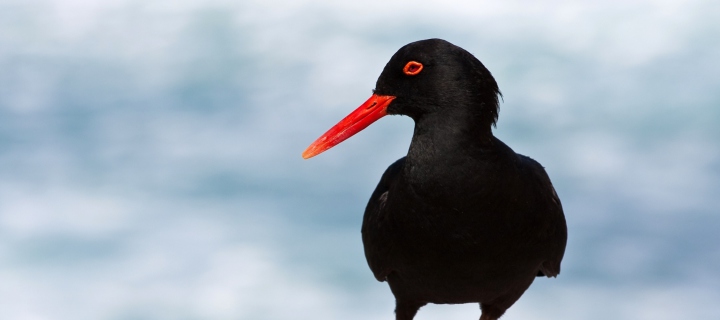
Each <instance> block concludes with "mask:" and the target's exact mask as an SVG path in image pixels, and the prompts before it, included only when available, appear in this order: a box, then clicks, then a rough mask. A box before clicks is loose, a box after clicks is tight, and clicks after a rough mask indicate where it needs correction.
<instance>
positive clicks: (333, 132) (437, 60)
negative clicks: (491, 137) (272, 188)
mask: <svg viewBox="0 0 720 320" xmlns="http://www.w3.org/2000/svg"><path fill="white" fill-rule="evenodd" d="M499 94H500V91H499V90H498V86H497V83H496V82H495V79H494V78H493V76H492V75H491V74H490V71H488V70H487V68H485V66H484V65H483V64H482V63H481V62H480V61H479V60H478V59H477V58H475V57H474V56H473V55H472V54H470V53H469V52H467V51H465V50H464V49H462V48H460V47H458V46H455V45H453V44H452V43H450V42H447V41H445V40H441V39H428V40H421V41H417V42H413V43H410V44H407V45H405V46H403V47H402V48H400V50H398V51H397V52H396V53H395V54H394V55H393V56H392V58H390V61H389V62H388V63H387V65H385V69H383V72H382V74H380V77H379V78H378V80H377V83H376V85H375V89H374V90H373V95H372V96H371V97H370V99H368V100H367V101H365V103H363V104H362V105H361V106H360V107H359V108H357V109H356V110H355V111H353V112H352V113H350V114H349V115H348V116H347V117H345V118H344V119H343V120H341V121H340V122H339V123H338V124H336V125H335V126H334V127H332V128H331V129H330V130H328V132H326V133H325V134H323V135H322V136H321V137H320V138H318V139H317V140H316V141H315V142H313V143H312V144H311V145H310V146H309V147H308V148H307V149H306V150H305V152H303V158H305V159H308V158H310V157H313V156H316V155H318V154H320V153H322V152H324V151H325V150H327V149H330V148H332V147H333V146H335V145H337V144H339V143H340V142H342V141H344V140H345V139H347V138H349V137H351V136H353V135H354V134H356V133H358V132H360V131H361V130H363V129H365V128H366V127H367V126H369V125H370V124H371V123H373V122H375V121H377V120H378V119H380V118H382V117H383V116H385V115H388V114H399V115H407V116H409V117H411V118H413V119H414V120H415V121H416V122H417V121H418V120H420V119H423V118H426V117H444V116H446V115H449V114H461V115H462V116H463V117H469V118H472V121H473V123H474V124H476V125H477V126H482V127H487V128H488V130H489V127H490V126H491V125H493V124H495V122H496V121H497V117H498V95H499Z"/></svg>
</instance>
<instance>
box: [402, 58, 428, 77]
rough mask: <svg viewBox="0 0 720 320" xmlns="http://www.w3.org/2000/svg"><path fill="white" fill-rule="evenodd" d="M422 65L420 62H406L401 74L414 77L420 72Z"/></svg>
mask: <svg viewBox="0 0 720 320" xmlns="http://www.w3.org/2000/svg"><path fill="white" fill-rule="evenodd" d="M422 69H423V65H422V63H420V62H417V61H410V62H408V63H407V64H406V65H405V67H404V68H403V72H405V74H406V75H409V76H414V75H417V74H418V73H420V71H422Z"/></svg>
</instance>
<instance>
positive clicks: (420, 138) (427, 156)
mask: <svg viewBox="0 0 720 320" xmlns="http://www.w3.org/2000/svg"><path fill="white" fill-rule="evenodd" d="M493 141H494V137H493V135H492V130H491V128H490V125H489V124H487V125H483V124H480V123H477V122H476V121H474V119H473V118H472V117H468V116H466V115H463V114H459V113H458V114H444V115H443V116H442V117H425V118H421V119H416V120H415V132H414V134H413V138H412V142H411V143H410V150H409V151H408V155H407V158H406V165H405V177H406V178H407V179H408V182H410V183H411V184H416V185H418V186H427V185H430V184H437V185H444V184H453V183H454V182H455V181H451V179H454V177H461V176H462V172H463V169H466V170H472V169H474V166H477V163H478V160H482V158H483V157H485V156H490V155H491V154H492V153H493V145H494V142H493Z"/></svg>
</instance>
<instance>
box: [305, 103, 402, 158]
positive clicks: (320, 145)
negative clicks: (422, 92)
mask: <svg viewBox="0 0 720 320" xmlns="http://www.w3.org/2000/svg"><path fill="white" fill-rule="evenodd" d="M393 99H395V97H393V96H380V95H377V94H373V95H372V96H371V97H370V99H368V100H367V101H365V103H363V104H362V105H361V106H360V107H359V108H357V109H355V111H353V112H352V113H350V114H349V115H348V116H347V117H345V118H344V119H342V120H340V122H338V123H337V124H336V125H335V126H334V127H332V128H330V130H328V131H327V132H325V134H323V135H322V136H320V138H318V139H317V140H315V142H313V143H312V144H311V145H310V146H309V147H308V148H307V149H305V151H304V152H303V154H302V157H303V158H305V159H309V158H312V157H314V156H316V155H318V154H321V153H323V152H324V151H325V150H327V149H330V148H332V147H334V146H336V145H337V144H339V143H340V142H343V141H345V139H347V138H350V137H352V136H353V135H355V134H356V133H358V132H360V131H362V129H365V128H367V126H369V125H370V124H371V123H373V122H375V121H377V120H378V119H380V118H382V117H384V116H385V115H387V107H388V105H390V102H391V101H392V100H393Z"/></svg>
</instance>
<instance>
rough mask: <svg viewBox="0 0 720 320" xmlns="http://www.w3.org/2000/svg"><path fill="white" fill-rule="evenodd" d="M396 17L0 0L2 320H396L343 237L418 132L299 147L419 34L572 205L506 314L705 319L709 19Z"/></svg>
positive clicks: (711, 136) (715, 295) (716, 168)
mask: <svg viewBox="0 0 720 320" xmlns="http://www.w3.org/2000/svg"><path fill="white" fill-rule="evenodd" d="M388 2H389V1H380V0H377V1H362V2H361V1H355V2H337V1H329V0H328V1H275V2H270V1H242V0H241V1H221V0H217V1H215V0H213V1H200V0H197V1H191V0H186V1H161V0H158V1H140V0H111V1H90V0H71V1H59V0H58V1H51V0H37V1H28V0H0V319H11V320H15V319H28V320H39V319H68V320H70V319H72V320H77V319H118V320H120V319H128V320H130V319H242V320H245V319H247V320H265V319H267V320H274V319H294V320H298V319H312V320H323V319H327V320H334V319H345V320H355V319H358V320H359V319H388V320H390V319H393V314H392V309H393V300H392V296H391V294H390V292H389V290H388V289H387V286H386V285H385V284H381V283H378V282H376V281H375V280H374V278H373V277H372V275H371V273H370V272H369V270H368V269H367V266H366V265H365V261H364V257H363V253H362V245H361V241H360V232H359V229H360V222H361V218H362V212H363V209H364V206H365V202H366V200H367V198H368V197H369V195H370V193H371V191H372V189H373V188H374V186H375V183H376V182H377V181H378V179H379V177H380V175H381V173H382V172H383V171H384V170H385V168H386V167H387V165H389V164H390V163H391V162H392V161H394V160H395V159H397V158H399V157H401V156H402V155H403V154H404V153H405V152H406V150H407V146H408V143H409V139H410V136H411V134H412V125H413V124H412V121H411V120H410V119H408V118H401V117H388V118H386V119H383V120H382V121H379V122H378V123H376V124H374V125H373V126H371V127H369V128H368V129H367V130H365V131H364V132H362V133H361V134H359V135H357V136H355V137H353V138H352V139H350V140H348V141H346V142H345V143H343V144H342V145H340V146H338V147H336V148H334V149H332V150H330V151H329V152H327V153H325V154H322V155H321V156H319V157H317V158H313V159H311V160H307V161H304V160H302V159H301V157H300V153H301V152H302V151H303V149H304V148H305V147H306V146H307V145H308V144H310V142H312V141H313V140H314V139H315V138H317V137H318V136H319V135H320V134H322V133H323V132H324V131H325V130H326V129H328V128H329V127H330V126H331V125H333V124H334V123H335V122H336V121H338V120H340V119H341V118H342V117H343V116H345V114H347V113H348V112H350V111H351V110H353V109H354V108H356V107H357V106H358V105H359V104H360V103H362V102H363V101H365V99H367V97H368V96H369V95H370V93H371V89H373V87H374V84H375V80H376V78H377V76H378V75H379V74H380V72H381V70H382V68H383V66H384V65H385V62H386V61H387V60H388V59H389V58H390V56H392V54H393V53H394V52H395V51H396V50H397V49H398V48H400V47H401V46H402V45H404V44H406V43H408V42H411V41H415V40H420V39H426V38H431V37H440V38H444V39H446V40H449V41H451V42H453V43H455V44H457V45H459V46H461V47H463V48H465V49H467V50H468V51H470V52H472V53H473V54H475V55H476V56H477V57H478V58H479V59H480V60H481V61H483V63H484V64H485V65H486V66H487V67H488V68H489V69H490V70H491V71H492V73H493V74H494V75H495V77H496V79H497V81H498V83H499V85H500V89H501V90H502V92H503V94H504V102H503V103H502V104H501V112H500V121H499V123H498V128H497V130H495V132H496V134H497V136H498V137H499V138H500V139H502V140H503V141H505V142H506V143H507V144H509V145H510V146H511V147H513V148H514V149H515V150H516V151H517V152H520V153H523V154H526V155H529V156H531V157H533V158H535V159H537V160H538V161H540V162H541V163H542V164H543V165H544V166H546V168H547V171H548V172H549V174H550V176H551V178H552V179H553V181H554V183H555V186H556V188H557V191H558V193H559V194H560V197H561V199H562V200H563V203H564V207H565V212H566V215H567V219H568V224H569V227H570V239H569V244H568V249H567V253H566V259H565V261H564V264H563V272H562V274H561V275H560V277H559V278H558V279H552V280H549V279H538V280H537V281H536V283H535V284H534V285H533V286H532V287H531V289H530V290H529V291H528V292H527V293H526V294H525V296H524V297H523V298H522V299H521V300H520V301H519V302H518V303H517V304H516V305H515V306H514V307H513V308H511V309H510V311H509V312H508V313H507V315H506V316H505V317H504V318H503V319H507V320H513V319H515V320H519V319H523V320H529V319H553V320H558V319H567V320H571V319H573V320H574V319H589V320H594V319H597V320H607V319H616V320H621V319H628V320H631V319H632V320H636V319H640V320H642V319H648V320H650V319H652V320H662V319H720V304H719V303H718V302H719V301H720V275H718V270H720V234H719V230H720V216H718V211H719V209H720V194H719V191H720V143H719V142H718V138H720V127H719V126H718V122H720V76H718V75H719V74H720V59H719V58H720V24H719V23H718V22H717V19H718V17H720V3H719V2H717V1H712V0H708V1H692V0H690V1H682V2H681V1H606V2H599V1H597V2H595V4H587V3H579V2H577V1H568V2H564V1H542V2H525V1H500V0H498V1H479V2H476V1H467V2H453V1H392V2H391V3H388ZM478 317H479V310H478V308H477V306H476V305H463V306H428V307H426V308H424V309H422V310H421V311H420V313H419V316H418V317H417V318H416V319H418V320H430V319H468V320H469V319H477V318H478Z"/></svg>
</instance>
